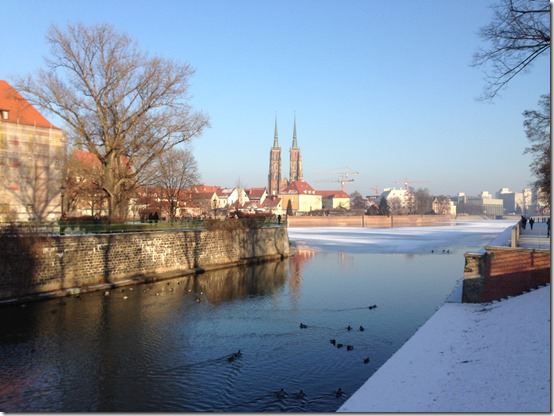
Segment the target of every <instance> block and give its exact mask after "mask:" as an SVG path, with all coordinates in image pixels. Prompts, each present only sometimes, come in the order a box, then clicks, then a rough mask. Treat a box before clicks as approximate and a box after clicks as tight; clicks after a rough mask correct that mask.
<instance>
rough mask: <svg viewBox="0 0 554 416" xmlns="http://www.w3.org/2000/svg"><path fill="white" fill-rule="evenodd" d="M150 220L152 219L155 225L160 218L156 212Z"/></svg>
mask: <svg viewBox="0 0 554 416" xmlns="http://www.w3.org/2000/svg"><path fill="white" fill-rule="evenodd" d="M152 218H153V220H154V222H155V223H156V224H157V223H158V220H159V219H160V216H159V215H158V211H156V212H155V213H154V216H153V217H152Z"/></svg>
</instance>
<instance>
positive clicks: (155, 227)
mask: <svg viewBox="0 0 554 416" xmlns="http://www.w3.org/2000/svg"><path fill="white" fill-rule="evenodd" d="M284 226H286V224H285V222H284V221H281V222H278V221H277V220H276V219H271V220H252V219H225V220H211V219H207V220H205V219H191V220H178V221H148V220H147V221H117V222H116V221H112V222H107V221H94V220H93V221H72V220H69V221H57V222H5V223H0V233H2V234H4V235H9V234H13V235H24V234H35V235H79V234H111V233H136V232H152V231H184V230H202V229H211V230H215V229H222V230H225V229H238V228H260V227H284Z"/></svg>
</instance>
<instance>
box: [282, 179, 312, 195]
mask: <svg viewBox="0 0 554 416" xmlns="http://www.w3.org/2000/svg"><path fill="white" fill-rule="evenodd" d="M279 193H280V194H312V195H315V190H314V188H312V187H311V186H310V185H309V184H308V182H304V181H292V182H291V183H290V184H289V186H287V187H286V188H285V189H283V191H282V192H279Z"/></svg>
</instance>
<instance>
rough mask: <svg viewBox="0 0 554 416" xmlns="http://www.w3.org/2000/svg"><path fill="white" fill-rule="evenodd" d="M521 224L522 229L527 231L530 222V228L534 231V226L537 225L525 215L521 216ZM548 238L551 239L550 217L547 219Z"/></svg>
mask: <svg viewBox="0 0 554 416" xmlns="http://www.w3.org/2000/svg"><path fill="white" fill-rule="evenodd" d="M543 221H544V218H543ZM519 222H520V224H521V229H522V230H525V229H526V227H527V223H528V222H529V227H530V228H531V230H532V229H533V224H535V220H534V219H533V218H532V217H531V218H527V217H525V216H524V215H522V216H521V220H520V221H519ZM546 236H547V237H550V217H549V218H547V219H546Z"/></svg>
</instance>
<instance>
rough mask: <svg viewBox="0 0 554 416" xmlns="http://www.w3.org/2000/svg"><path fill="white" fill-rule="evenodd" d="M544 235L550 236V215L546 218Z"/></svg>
mask: <svg viewBox="0 0 554 416" xmlns="http://www.w3.org/2000/svg"><path fill="white" fill-rule="evenodd" d="M546 236H547V237H550V217H548V219H547V220H546Z"/></svg>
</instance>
